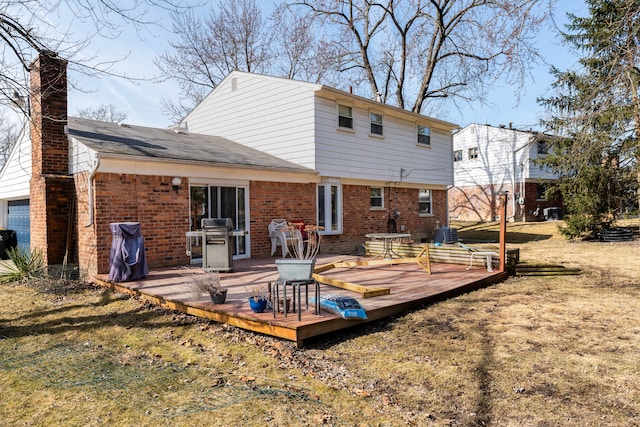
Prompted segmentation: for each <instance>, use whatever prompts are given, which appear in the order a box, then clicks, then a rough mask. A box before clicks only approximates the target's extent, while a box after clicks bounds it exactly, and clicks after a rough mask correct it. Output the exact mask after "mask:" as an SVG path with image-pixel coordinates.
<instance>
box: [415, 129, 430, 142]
mask: <svg viewBox="0 0 640 427" xmlns="http://www.w3.org/2000/svg"><path fill="white" fill-rule="evenodd" d="M422 129H426V131H427V134H426V135H425V134H423V133H420V131H421V130H422ZM420 136H423V137H427V138H428V140H427V142H422V141H420ZM416 142H417V143H418V144H420V145H423V146H426V147H431V127H430V126H424V125H417V126H416Z"/></svg>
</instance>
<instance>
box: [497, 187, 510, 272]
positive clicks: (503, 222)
mask: <svg viewBox="0 0 640 427" xmlns="http://www.w3.org/2000/svg"><path fill="white" fill-rule="evenodd" d="M507 194H508V192H506V191H505V192H503V193H500V196H499V199H500V207H501V209H502V210H501V212H500V265H499V266H498V271H499V272H500V273H504V272H505V271H506V265H507V200H508V198H507Z"/></svg>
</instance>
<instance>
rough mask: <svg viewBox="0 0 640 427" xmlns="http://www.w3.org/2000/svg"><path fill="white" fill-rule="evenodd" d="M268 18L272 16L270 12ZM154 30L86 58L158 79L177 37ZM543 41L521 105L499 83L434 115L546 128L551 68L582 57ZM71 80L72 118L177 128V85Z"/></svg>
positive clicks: (576, 9)
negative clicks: (96, 113) (118, 117)
mask: <svg viewBox="0 0 640 427" xmlns="http://www.w3.org/2000/svg"><path fill="white" fill-rule="evenodd" d="M203 10H205V11H206V9H203ZM586 10H587V9H586V6H585V5H584V3H583V1H582V0H569V1H567V0H559V1H558V5H557V7H556V10H555V11H554V20H555V21H556V23H557V24H558V25H560V27H561V28H562V29H564V23H566V14H567V12H571V13H574V14H576V15H578V16H584V15H585V14H586ZM265 15H268V13H267V12H265ZM157 19H159V20H160V22H161V23H162V24H163V25H164V27H165V28H170V27H171V22H170V18H169V16H168V15H157ZM151 32H152V34H149V33H145V34H142V37H143V38H142V39H140V37H139V36H138V35H137V34H136V33H135V32H133V31H131V32H127V33H125V34H122V35H121V36H120V37H118V38H116V39H113V40H95V42H94V41H92V44H91V45H90V47H89V49H88V51H87V53H86V55H93V54H95V55H97V56H98V57H105V58H118V57H122V56H124V55H128V57H127V58H126V59H125V60H124V61H122V62H120V63H118V64H116V65H115V66H114V72H116V73H120V74H126V75H128V76H133V77H142V78H146V79H149V78H152V77H154V76H156V75H157V74H158V71H157V69H156V67H155V65H154V63H153V61H154V58H155V57H156V56H157V55H158V54H159V53H161V52H163V51H165V50H166V49H167V40H168V39H169V37H170V36H171V34H170V33H169V32H168V31H165V30H162V29H160V28H154V29H152V31H151ZM537 43H538V46H539V48H540V51H541V54H542V55H543V56H544V60H545V61H546V63H545V64H539V65H537V66H535V68H534V71H533V77H532V78H530V79H529V81H528V82H527V85H526V91H525V92H523V93H521V99H520V101H519V102H518V99H517V96H516V94H515V93H514V90H513V88H510V87H508V86H505V85H498V86H496V87H495V88H494V90H493V91H492V93H491V95H490V99H489V100H488V104H489V105H484V106H464V109H463V110H461V111H458V110H455V109H450V111H448V112H446V113H444V114H443V115H435V114H434V117H436V118H438V119H442V120H446V121H449V122H453V123H456V124H458V125H460V126H461V127H464V126H466V125H468V124H470V123H483V124H490V125H495V126H498V125H508V124H509V123H512V124H513V126H514V127H516V128H518V129H530V128H531V129H538V130H540V129H539V128H538V123H539V119H540V118H541V117H542V115H543V109H542V107H540V106H539V105H538V104H537V101H536V99H537V98H538V97H541V96H547V95H549V90H550V85H551V83H552V82H553V78H552V76H551V75H550V74H549V69H550V66H551V65H554V66H556V67H558V68H559V69H561V70H566V69H569V68H571V67H572V66H574V65H575V63H576V61H577V58H575V57H574V56H572V55H571V53H570V52H569V51H568V49H567V48H566V47H565V46H563V45H562V43H561V42H560V38H559V37H558V35H557V33H556V32H555V31H551V30H547V31H542V32H541V33H540V35H539V39H538V41H537ZM69 80H70V81H71V82H72V83H73V85H74V86H77V88H75V87H74V88H71V89H70V93H69V114H70V115H72V116H73V115H77V111H78V110H79V109H82V108H87V107H97V106H99V105H101V104H114V105H116V106H117V107H118V109H120V110H123V111H125V112H127V114H128V117H127V119H126V120H125V121H126V122H127V123H129V124H134V125H141V126H149V127H159V128H164V127H167V126H170V125H171V124H172V123H171V122H170V120H169V119H168V118H167V117H165V116H164V115H163V113H162V111H161V101H162V99H167V98H171V99H175V100H177V98H178V93H179V89H178V87H177V84H176V83H175V82H171V81H165V82H155V83H152V82H149V81H139V82H132V81H129V80H126V79H121V78H116V77H108V78H100V79H98V78H96V77H95V76H84V75H80V74H78V73H73V72H70V73H69ZM78 88H80V89H81V90H79V89H78Z"/></svg>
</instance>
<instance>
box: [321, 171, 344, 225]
mask: <svg viewBox="0 0 640 427" xmlns="http://www.w3.org/2000/svg"><path fill="white" fill-rule="evenodd" d="M318 225H319V226H321V227H324V232H323V234H339V233H342V186H341V185H340V183H338V182H329V181H327V182H323V183H321V184H318Z"/></svg>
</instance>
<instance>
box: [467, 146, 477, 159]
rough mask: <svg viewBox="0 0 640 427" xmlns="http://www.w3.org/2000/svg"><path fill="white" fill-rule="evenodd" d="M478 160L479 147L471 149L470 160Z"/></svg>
mask: <svg viewBox="0 0 640 427" xmlns="http://www.w3.org/2000/svg"><path fill="white" fill-rule="evenodd" d="M477 158H478V147H472V148H469V160H471V159H477Z"/></svg>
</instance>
